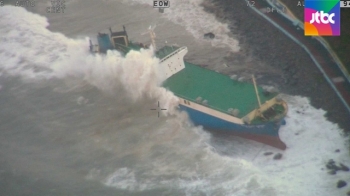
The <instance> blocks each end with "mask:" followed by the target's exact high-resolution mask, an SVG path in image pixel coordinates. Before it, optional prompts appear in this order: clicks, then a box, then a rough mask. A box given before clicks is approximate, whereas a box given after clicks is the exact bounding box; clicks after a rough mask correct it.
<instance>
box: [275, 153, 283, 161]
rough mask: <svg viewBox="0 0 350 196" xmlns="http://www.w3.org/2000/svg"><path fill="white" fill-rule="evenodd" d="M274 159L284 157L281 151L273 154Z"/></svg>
mask: <svg viewBox="0 0 350 196" xmlns="http://www.w3.org/2000/svg"><path fill="white" fill-rule="evenodd" d="M273 159H274V160H280V159H282V154H281V153H277V154H276V155H275V156H273Z"/></svg>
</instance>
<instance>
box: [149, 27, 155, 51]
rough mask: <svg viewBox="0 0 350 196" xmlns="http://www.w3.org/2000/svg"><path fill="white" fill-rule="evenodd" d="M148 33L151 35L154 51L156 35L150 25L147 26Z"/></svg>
mask: <svg viewBox="0 0 350 196" xmlns="http://www.w3.org/2000/svg"><path fill="white" fill-rule="evenodd" d="M149 35H150V36H151V40H152V45H153V48H154V51H156V42H155V39H154V38H155V37H156V34H155V33H154V31H153V29H152V28H151V26H149Z"/></svg>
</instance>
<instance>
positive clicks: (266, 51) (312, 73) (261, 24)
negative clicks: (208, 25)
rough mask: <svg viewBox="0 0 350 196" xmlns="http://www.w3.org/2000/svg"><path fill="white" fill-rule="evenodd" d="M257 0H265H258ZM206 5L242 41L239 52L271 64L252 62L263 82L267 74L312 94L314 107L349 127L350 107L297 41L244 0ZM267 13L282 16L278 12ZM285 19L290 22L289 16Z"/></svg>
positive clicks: (286, 89)
mask: <svg viewBox="0 0 350 196" xmlns="http://www.w3.org/2000/svg"><path fill="white" fill-rule="evenodd" d="M258 3H260V4H264V3H266V2H264V1H261V0H259V2H258ZM203 6H204V8H205V10H206V11H207V12H210V13H213V14H215V15H216V16H217V18H218V19H219V20H222V21H224V22H226V23H228V25H229V28H230V29H231V32H232V33H234V34H235V37H236V38H237V39H238V40H239V42H240V46H241V48H242V50H241V52H239V54H240V55H243V56H244V55H246V57H247V58H248V56H249V55H247V54H250V55H251V56H249V58H253V59H254V62H263V64H265V65H267V67H270V68H271V69H264V68H261V69H259V67H257V66H256V65H252V66H255V67H254V72H260V73H262V75H263V77H261V79H260V80H259V79H257V80H258V82H259V83H260V84H261V83H264V82H265V81H264V78H265V80H272V81H273V82H272V84H278V87H279V88H280V89H283V91H282V92H283V93H287V94H291V95H301V96H306V97H310V98H311V104H312V105H313V106H314V107H316V108H322V109H324V110H326V111H327V114H326V117H327V118H328V119H329V120H331V121H333V122H336V123H338V124H339V125H340V127H341V128H343V129H344V130H345V131H350V121H349V120H348V119H349V118H350V115H349V114H348V111H347V110H346V109H345V108H344V106H343V104H342V103H341V101H340V100H339V98H338V97H337V95H336V94H335V92H334V91H333V89H332V88H331V87H330V86H329V84H328V83H327V81H326V80H325V79H324V77H323V75H322V73H321V72H320V71H319V70H318V68H317V67H316V66H315V65H314V63H313V61H312V60H311V58H310V56H309V55H308V54H307V53H306V52H305V51H304V50H303V49H302V48H301V47H300V46H299V45H298V44H296V43H295V42H294V41H292V40H291V39H290V38H289V37H287V36H286V35H285V34H284V33H282V32H281V31H279V30H278V29H277V28H276V27H274V26H273V25H272V24H270V23H269V22H268V21H267V20H265V19H264V18H262V17H261V16H259V15H258V14H256V13H255V12H254V11H253V10H252V9H251V8H249V7H248V6H247V3H246V2H245V1H231V0H207V1H205V2H204V3H203ZM267 14H270V15H275V17H279V15H278V14H277V13H267ZM286 23H290V22H289V21H287V20H286ZM310 41H311V42H312V40H311V38H310ZM325 55H327V54H325ZM242 66H244V67H245V68H249V66H251V65H249V63H246V64H244V65H242ZM265 68H266V67H265ZM267 70H268V71H267ZM320 89H322V90H320Z"/></svg>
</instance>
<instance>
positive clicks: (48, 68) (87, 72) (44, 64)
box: [0, 6, 177, 112]
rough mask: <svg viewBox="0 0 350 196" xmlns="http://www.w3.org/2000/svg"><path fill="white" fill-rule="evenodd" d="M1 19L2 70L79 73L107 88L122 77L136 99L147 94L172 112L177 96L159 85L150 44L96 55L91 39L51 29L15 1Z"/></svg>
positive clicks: (43, 75) (36, 74)
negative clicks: (51, 30) (126, 52)
mask: <svg viewBox="0 0 350 196" xmlns="http://www.w3.org/2000/svg"><path fill="white" fill-rule="evenodd" d="M28 18H29V19H28ZM0 25H1V28H0V35H1V39H2V40H1V45H0V59H2V64H1V67H0V69H1V71H2V72H4V73H7V74H10V75H14V76H22V77H23V78H24V79H34V80H38V79H51V78H76V79H80V80H81V81H85V82H88V83H89V84H91V85H93V86H96V87H98V88H100V89H102V90H107V91H111V90H113V89H114V87H115V86H117V85H119V84H120V83H121V84H122V85H123V86H124V88H125V89H126V90H127V92H128V93H129V94H130V97H131V98H133V99H134V100H135V101H136V100H138V99H140V98H142V97H143V96H145V95H147V96H149V97H150V98H155V99H159V101H161V102H162V103H163V104H164V106H165V107H168V108H169V110H167V111H165V112H174V110H173V109H174V107H175V106H176V105H177V98H176V97H174V96H173V94H172V93H171V92H168V91H166V90H165V89H164V88H162V87H160V84H161V82H162V81H163V80H164V79H165V76H164V74H163V73H160V72H159V71H158V70H160V69H159V68H158V66H159V59H157V58H155V57H154V55H153V50H152V49H150V50H141V51H139V52H138V51H132V52H130V53H128V54H127V55H126V57H122V56H121V54H120V53H118V52H116V51H108V53H107V54H106V55H98V54H97V55H92V54H89V51H88V48H89V46H88V40H87V39H85V40H73V39H69V38H67V37H65V36H64V35H62V34H60V33H54V32H50V31H49V30H47V29H46V27H47V26H48V25H49V24H48V22H47V19H46V18H44V17H42V16H39V15H37V14H33V13H30V12H27V11H26V10H24V9H23V8H14V7H11V6H4V7H2V8H1V12H0Z"/></svg>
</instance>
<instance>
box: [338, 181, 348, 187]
mask: <svg viewBox="0 0 350 196" xmlns="http://www.w3.org/2000/svg"><path fill="white" fill-rule="evenodd" d="M346 185H347V183H346V182H345V181H344V180H339V181H338V182H337V188H343V187H344V186H346Z"/></svg>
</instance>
